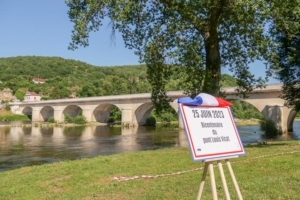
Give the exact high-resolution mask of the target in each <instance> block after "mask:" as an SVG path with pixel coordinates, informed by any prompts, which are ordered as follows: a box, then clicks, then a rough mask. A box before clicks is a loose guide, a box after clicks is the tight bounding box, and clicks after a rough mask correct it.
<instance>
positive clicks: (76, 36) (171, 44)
mask: <svg viewBox="0 0 300 200" xmlns="http://www.w3.org/2000/svg"><path fill="white" fill-rule="evenodd" d="M66 4H67V6H68V7H69V12H68V14H69V18H70V20H71V21H72V22H73V23H74V29H73V32H72V41H71V44H70V46H69V48H70V49H72V50H74V49H76V48H78V46H79V45H82V46H84V47H86V46H88V45H89V40H88V39H89V33H90V32H93V31H98V30H99V29H100V27H101V26H102V25H103V19H106V18H109V19H110V21H111V23H110V25H111V27H112V34H114V33H115V31H119V32H120V33H121V34H122V36H123V39H124V42H125V46H126V47H128V48H129V49H133V50H134V51H135V54H136V55H138V56H139V58H140V61H141V62H142V63H146V65H147V75H148V80H149V83H150V84H151V87H152V88H151V92H152V101H153V103H154V104H155V106H156V108H157V111H158V112H160V111H162V110H163V109H164V105H166V104H167V101H168V98H167V95H166V91H167V90H168V89H169V86H171V85H172V86H175V84H174V82H172V81H171V80H173V79H172V76H173V75H172V71H173V70H172V68H178V69H179V71H180V74H181V75H182V76H181V77H182V80H183V81H182V83H183V84H181V85H180V84H179V85H180V87H182V89H183V90H184V91H185V92H186V93H187V94H188V95H189V96H191V97H194V96H195V95H197V94H198V93H200V92H206V93H209V94H213V95H218V94H220V87H221V86H223V84H222V82H221V80H222V78H221V68H222V67H226V68H228V69H229V70H230V71H232V72H233V74H234V76H235V77H236V78H237V79H236V81H235V82H232V85H233V84H234V85H235V84H236V85H238V87H237V91H238V92H239V93H240V94H241V95H243V96H246V95H247V93H248V92H250V91H252V90H253V89H254V88H255V87H262V86H263V85H264V84H265V80H263V79H262V78H261V77H259V78H255V76H254V75H253V74H252V73H251V72H250V70H249V64H250V63H253V62H255V61H256V60H264V61H265V63H266V72H267V73H266V77H269V76H272V73H273V72H274V71H276V70H277V65H276V64H274V63H275V62H274V58H275V57H276V55H275V49H276V47H278V46H279V45H278V42H277V41H276V40H274V34H272V29H271V27H272V26H276V27H280V28H282V27H283V28H285V29H287V31H286V32H289V31H294V30H297V32H299V26H298V24H296V23H290V21H292V20H291V19H293V20H294V21H297V22H298V21H299V15H300V12H298V10H299V2H298V1H280V0H274V1H264V0H255V1H254V0H245V1H241V0H239V1H195V0H191V1H176V0H168V1H110V0H103V1H101V2H99V1H78V0H69V1H67V2H66ZM285 22H286V23H285ZM273 64H274V65H273ZM168 83H170V84H169V85H168ZM177 86H178V85H177Z"/></svg>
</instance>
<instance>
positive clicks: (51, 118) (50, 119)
mask: <svg viewBox="0 0 300 200" xmlns="http://www.w3.org/2000/svg"><path fill="white" fill-rule="evenodd" d="M47 122H48V123H55V120H54V117H49V119H48V120H47Z"/></svg>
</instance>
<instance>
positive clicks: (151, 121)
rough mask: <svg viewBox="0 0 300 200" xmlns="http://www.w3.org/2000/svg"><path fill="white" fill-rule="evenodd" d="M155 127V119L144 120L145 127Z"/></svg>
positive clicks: (151, 117)
mask: <svg viewBox="0 0 300 200" xmlns="http://www.w3.org/2000/svg"><path fill="white" fill-rule="evenodd" d="M155 125H156V119H155V117H153V116H150V117H148V118H147V119H146V123H145V126H155Z"/></svg>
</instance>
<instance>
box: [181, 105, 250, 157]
mask: <svg viewBox="0 0 300 200" xmlns="http://www.w3.org/2000/svg"><path fill="white" fill-rule="evenodd" d="M178 106H179V112H180V114H181V117H182V121H183V124H184V130H185V133H186V136H187V139H188V143H189V147H190V151H191V154H192V157H193V160H194V161H205V160H211V159H214V160H215V159H218V158H220V159H224V158H226V157H238V156H241V155H245V150H244V147H243V144H242V142H241V139H240V136H239V133H238V130H237V128H236V125H235V122H234V119H233V116H232V113H231V110H230V107H229V106H226V107H211V106H195V105H185V104H182V103H179V104H178Z"/></svg>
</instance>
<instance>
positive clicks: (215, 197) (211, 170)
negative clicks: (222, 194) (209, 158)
mask: <svg viewBox="0 0 300 200" xmlns="http://www.w3.org/2000/svg"><path fill="white" fill-rule="evenodd" d="M208 167H209V174H210V182H211V190H212V195H213V200H218V195H217V187H216V180H215V173H214V165H213V164H212V162H210V163H209V165H208Z"/></svg>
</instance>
